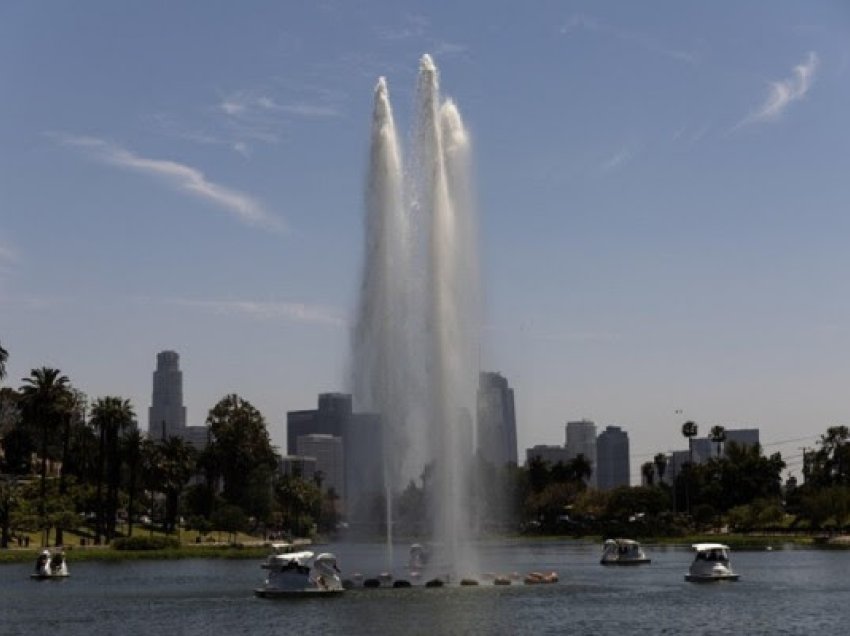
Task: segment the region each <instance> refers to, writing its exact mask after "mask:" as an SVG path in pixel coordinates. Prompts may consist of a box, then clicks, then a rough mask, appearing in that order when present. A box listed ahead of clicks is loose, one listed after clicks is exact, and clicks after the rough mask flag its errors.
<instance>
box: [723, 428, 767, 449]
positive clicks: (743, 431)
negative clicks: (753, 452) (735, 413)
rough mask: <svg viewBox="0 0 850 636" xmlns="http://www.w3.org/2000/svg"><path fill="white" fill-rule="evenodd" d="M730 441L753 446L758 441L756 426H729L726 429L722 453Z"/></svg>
mask: <svg viewBox="0 0 850 636" xmlns="http://www.w3.org/2000/svg"><path fill="white" fill-rule="evenodd" d="M730 442H734V443H735V444H738V445H739V446H755V445H756V444H758V443H759V429H757V428H731V429H727V430H726V441H725V442H724V443H723V453H724V454H725V453H726V447H727V446H728V444H729V443H730Z"/></svg>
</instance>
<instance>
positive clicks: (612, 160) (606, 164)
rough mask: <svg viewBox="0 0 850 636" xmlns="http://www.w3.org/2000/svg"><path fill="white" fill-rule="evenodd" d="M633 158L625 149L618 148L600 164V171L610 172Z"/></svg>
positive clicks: (630, 152)
mask: <svg viewBox="0 0 850 636" xmlns="http://www.w3.org/2000/svg"><path fill="white" fill-rule="evenodd" d="M633 156H634V152H633V151H632V150H631V149H630V148H627V147H623V148H620V149H619V150H617V151H616V152H615V153H614V154H613V155H611V156H610V157H608V158H607V159H606V160H605V161H603V162H602V170H603V171H605V172H610V171H611V170H615V169H616V168H619V167H620V166H622V165H623V164H625V163H627V162H628V161H630V160H631V158H632V157H633Z"/></svg>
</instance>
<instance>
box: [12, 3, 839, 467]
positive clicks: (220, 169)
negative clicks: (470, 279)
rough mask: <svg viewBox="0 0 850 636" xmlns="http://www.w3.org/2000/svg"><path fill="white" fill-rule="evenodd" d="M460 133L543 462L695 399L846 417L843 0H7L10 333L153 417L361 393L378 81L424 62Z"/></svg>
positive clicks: (402, 116) (697, 405)
mask: <svg viewBox="0 0 850 636" xmlns="http://www.w3.org/2000/svg"><path fill="white" fill-rule="evenodd" d="M426 52H427V53H430V54H432V55H433V57H434V59H435V61H436V63H437V65H438V66H439V68H440V77H441V86H442V91H443V93H444V94H446V95H448V96H450V97H451V98H452V99H454V100H455V101H456V103H457V104H458V106H459V108H460V110H461V112H462V113H463V117H464V120H465V122H466V124H467V126H468V127H469V128H470V130H471V134H472V139H473V148H474V156H475V180H476V190H477V200H478V215H479V222H480V226H481V235H480V252H481V254H480V257H481V265H482V271H483V283H484V296H485V310H484V321H483V324H482V326H481V328H482V338H483V345H482V351H481V366H482V368H483V369H485V370H497V371H501V372H502V373H503V374H504V375H505V376H506V377H507V379H508V381H509V382H510V384H511V385H512V386H513V387H514V389H515V399H516V411H517V426H518V438H519V450H520V456H521V457H523V456H524V449H525V448H527V447H529V446H531V445H534V444H562V443H563V442H564V424H565V422H567V421H569V420H575V419H581V418H589V419H592V420H594V421H595V422H596V423H597V426H599V427H600V428H602V427H604V426H608V425H617V426H621V427H623V428H624V429H625V430H626V431H627V432H628V433H629V436H630V439H631V455H632V472H633V475H634V474H637V473H638V471H639V466H640V463H642V462H643V461H647V460H648V459H650V458H651V456H652V455H653V454H654V453H656V452H659V451H668V450H673V449H679V448H685V447H686V443H685V441H684V438H682V437H681V434H680V428H681V423H682V422H683V421H684V420H685V419H690V420H694V421H695V422H697V424H698V426H699V427H700V432H701V433H703V432H707V431H708V429H709V428H710V427H711V426H713V425H715V424H720V425H723V426H726V427H727V428H736V427H758V428H759V429H760V430H761V439H762V442H763V443H764V444H765V447H766V450H768V451H770V452H774V451H780V452H782V453H783V456H784V457H786V458H787V460H788V463H789V469H790V471H791V472H796V473H797V474H798V475H799V472H800V471H799V468H800V464H801V450H800V449H801V447H804V446H809V447H811V446H812V445H813V444H814V443H815V442H816V440H817V439H818V436H819V435H820V434H821V433H822V432H824V431H825V430H826V428H827V427H828V426H832V425H838V424H844V425H850V400H848V398H847V395H848V390H847V383H848V379H850V294H848V282H847V281H848V272H850V250H848V249H846V245H847V239H848V236H850V214H848V213H850V126H848V125H847V123H848V117H850V115H848V113H850V4H847V3H846V2H843V1H835V2H828V1H822V2H808V3H800V2H785V1H776V2H770V3H764V2H750V1H742V2H735V3H731V2H729V3H681V2H674V1H670V2H657V1H648V2H641V3H614V2H610V3H599V2H566V1H564V2H545V1H535V2H522V3H520V2H501V1H487V2H484V1H483V0H482V1H476V2H472V1H466V2H457V1H455V2H429V3H427V4H426V3H421V4H420V3H413V2H403V1H402V2H400V1H386V2H373V1H362V2H357V3H352V2H343V1H341V0H340V1H334V0H328V1H316V2H307V1H305V2H286V3H281V2H259V1H246V2H240V3H233V2H223V1H215V0H211V1H209V2H203V3H198V2H171V1H168V2H166V1H150V2H144V3H127V2H122V3H118V2H112V1H102V2H95V1H82V2H71V1H64V2H63V1H59V0H56V1H34V2H30V1H22V0H9V1H7V2H3V3H0V96H1V97H0V343H2V345H3V347H4V348H6V349H7V350H8V351H9V354H10V358H9V361H8V364H7V372H8V377H7V379H6V380H5V383H6V384H7V385H12V386H18V385H19V384H20V378H23V377H25V376H26V375H28V374H29V371H30V369H32V368H35V367H40V366H53V367H58V368H60V369H61V370H62V371H63V372H64V373H66V374H67V375H68V376H69V378H70V379H71V381H72V383H73V384H74V385H75V386H76V387H77V388H79V389H81V390H83V391H85V392H86V393H87V394H88V395H89V396H90V397H92V398H96V397H101V396H105V395H120V396H122V397H125V398H128V399H130V400H131V401H132V403H133V405H134V406H135V410H136V413H137V415H138V416H139V420H140V423H141V424H142V427H143V428H146V427H147V409H148V406H149V405H150V399H151V389H152V382H151V374H152V372H153V369H154V366H155V358H156V353H157V352H158V351H161V350H164V349H173V350H176V351H178V352H179V353H180V356H181V366H182V369H183V372H184V397H185V402H186V406H187V408H188V415H189V422H190V423H191V424H196V425H197V424H202V423H203V421H204V419H205V417H206V413H207V411H208V410H209V409H210V408H211V407H212V406H213V405H214V404H215V403H216V402H217V401H218V399H220V398H221V397H222V396H224V395H225V394H227V393H231V392H236V393H239V394H240V395H241V396H242V397H244V398H245V399H247V400H249V401H250V402H252V403H253V404H254V405H255V406H257V407H258V408H259V409H260V410H261V411H262V412H263V413H264V415H265V416H266V418H267V420H268V423H269V431H270V433H271V436H272V440H273V442H274V443H276V444H277V445H278V446H280V447H281V449H282V450H283V449H285V438H286V435H285V422H286V411H288V410H298V409H307V408H314V405H315V403H316V396H317V394H318V393H320V392H326V391H339V390H346V389H347V388H348V386H349V382H348V379H347V378H348V371H347V369H348V365H349V329H350V324H351V321H352V317H353V314H354V308H355V302H356V296H357V288H358V284H359V283H358V278H359V272H360V267H361V254H362V244H363V190H364V182H365V175H366V158H367V152H368V137H369V125H370V117H371V114H370V111H371V102H372V91H373V88H374V85H375V82H376V80H377V78H378V77H379V76H386V78H387V81H388V83H389V87H390V94H391V98H392V100H393V105H394V109H395V113H396V118H397V124H398V125H399V127H400V129H401V130H409V129H410V121H411V110H412V103H413V90H414V86H415V81H416V71H417V66H418V59H419V57H420V56H421V55H422V54H423V53H426Z"/></svg>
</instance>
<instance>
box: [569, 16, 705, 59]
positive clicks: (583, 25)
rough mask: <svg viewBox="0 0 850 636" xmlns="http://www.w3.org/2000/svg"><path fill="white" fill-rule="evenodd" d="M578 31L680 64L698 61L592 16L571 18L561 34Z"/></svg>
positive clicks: (680, 51) (686, 52) (655, 41)
mask: <svg viewBox="0 0 850 636" xmlns="http://www.w3.org/2000/svg"><path fill="white" fill-rule="evenodd" d="M576 31H586V32H590V33H599V34H602V35H607V36H610V37H612V38H615V39H617V40H621V41H623V42H628V43H630V44H634V45H636V46H639V47H640V48H642V49H645V50H647V51H649V52H651V53H657V54H658V55H663V56H664V57H668V58H670V59H673V60H676V61H678V62H685V63H687V64H694V63H696V61H697V59H696V56H695V55H694V54H693V53H690V52H688V51H683V50H681V49H675V48H670V47H668V46H665V45H664V44H662V43H661V42H660V41H659V40H658V39H656V38H654V37H652V36H650V35H647V34H646V33H640V32H638V31H631V30H628V29H623V28H620V27H617V26H614V25H611V24H606V23H605V22H601V21H600V20H598V19H596V18H594V17H591V16H586V15H581V14H576V15H574V16H572V17H571V18H569V19H568V20H567V21H566V22H565V23H564V24H563V25H562V26H561V33H562V34H564V35H568V34H570V33H574V32H576Z"/></svg>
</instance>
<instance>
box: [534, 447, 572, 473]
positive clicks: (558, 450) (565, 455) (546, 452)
mask: <svg viewBox="0 0 850 636" xmlns="http://www.w3.org/2000/svg"><path fill="white" fill-rule="evenodd" d="M535 458H537V459H541V460H543V461H544V462H546V463H547V464H549V466H550V467H551V466H554V465H555V464H557V463H559V462H560V463H561V464H566V463H567V462H568V461H570V459H571V457H570V453H569V451H568V450H567V449H566V448H565V447H564V446H546V445H542V444H539V445H537V446H532V447H531V448H527V449H526V450H525V463H526V465H527V464H529V463H530V462H531V461H532V460H533V459H535Z"/></svg>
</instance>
